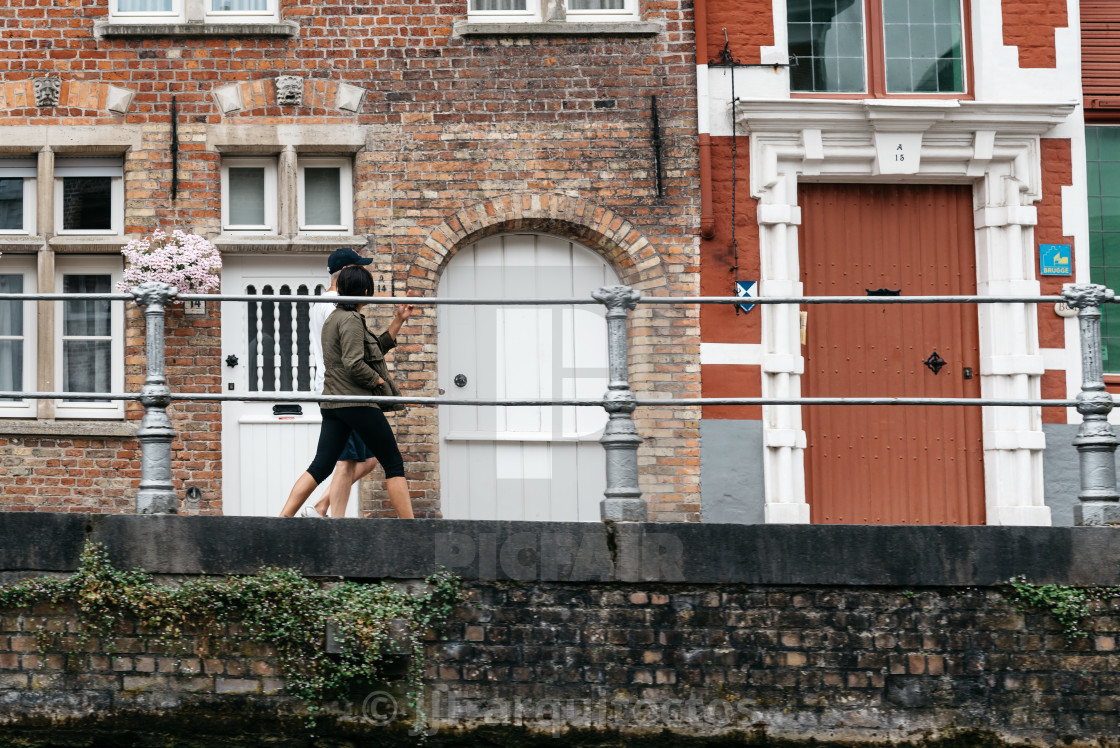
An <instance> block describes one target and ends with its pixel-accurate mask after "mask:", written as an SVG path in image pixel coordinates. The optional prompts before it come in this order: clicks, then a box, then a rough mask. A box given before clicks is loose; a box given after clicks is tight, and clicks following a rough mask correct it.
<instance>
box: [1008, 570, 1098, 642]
mask: <svg viewBox="0 0 1120 748" xmlns="http://www.w3.org/2000/svg"><path fill="white" fill-rule="evenodd" d="M1007 583H1008V585H1009V586H1010V587H1011V599H1012V600H1013V601H1014V603H1015V604H1016V606H1017V607H1018V608H1019V609H1020V610H1025V609H1027V608H1034V609H1035V610H1041V611H1046V612H1048V613H1050V615H1052V616H1054V619H1055V620H1056V621H1057V622H1058V623H1059V624H1061V626H1062V632H1063V633H1064V634H1065V636H1066V639H1068V640H1070V641H1072V640H1074V639H1084V638H1086V637H1087V636H1088V635H1089V632H1088V631H1087V630H1086V629H1085V626H1086V621H1087V620H1088V618H1089V616H1090V615H1092V613H1093V607H1094V604H1097V603H1105V602H1106V601H1108V600H1109V599H1110V598H1113V597H1117V596H1120V587H1077V586H1074V585H1068V584H1032V583H1030V582H1028V581H1027V580H1026V577H1024V576H1022V575H1020V576H1017V577H1012V578H1011V579H1009V580H1008V582H1007Z"/></svg>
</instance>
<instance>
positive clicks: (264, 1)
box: [210, 0, 268, 13]
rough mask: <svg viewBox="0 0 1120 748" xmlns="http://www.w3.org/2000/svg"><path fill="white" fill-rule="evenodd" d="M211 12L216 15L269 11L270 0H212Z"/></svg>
mask: <svg viewBox="0 0 1120 748" xmlns="http://www.w3.org/2000/svg"><path fill="white" fill-rule="evenodd" d="M210 10H212V11H214V12H215V13H223V12H238V11H240V12H243V13H244V12H252V11H267V10H268V0H210Z"/></svg>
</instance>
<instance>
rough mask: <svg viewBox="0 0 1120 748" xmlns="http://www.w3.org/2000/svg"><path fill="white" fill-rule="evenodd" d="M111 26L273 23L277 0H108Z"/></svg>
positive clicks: (275, 17)
mask: <svg viewBox="0 0 1120 748" xmlns="http://www.w3.org/2000/svg"><path fill="white" fill-rule="evenodd" d="M109 2H110V5H109V9H110V10H109V13H110V17H111V19H112V21H113V22H114V23H183V22H185V21H187V20H188V19H196V18H198V17H200V16H201V17H203V18H204V19H205V21H206V22H207V23H253V22H273V21H275V20H276V19H277V13H276V10H277V5H278V0H109Z"/></svg>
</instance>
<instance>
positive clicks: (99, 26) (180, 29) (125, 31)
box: [93, 21, 299, 39]
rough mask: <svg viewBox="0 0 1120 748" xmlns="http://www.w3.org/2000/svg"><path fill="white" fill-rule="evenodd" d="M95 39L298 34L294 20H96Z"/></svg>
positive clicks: (297, 27)
mask: <svg viewBox="0 0 1120 748" xmlns="http://www.w3.org/2000/svg"><path fill="white" fill-rule="evenodd" d="M93 36H94V38H95V39H100V38H103V37H129V36H145V37H151V36H238V37H252V36H286V37H288V38H294V37H297V36H299V24H298V23H296V22H295V21H281V22H280V23H95V24H94V25H93Z"/></svg>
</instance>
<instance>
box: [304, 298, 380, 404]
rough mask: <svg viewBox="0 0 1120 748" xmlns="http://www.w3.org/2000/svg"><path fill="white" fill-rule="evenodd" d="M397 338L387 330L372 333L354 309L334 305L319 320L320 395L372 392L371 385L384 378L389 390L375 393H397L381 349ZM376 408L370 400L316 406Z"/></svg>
mask: <svg viewBox="0 0 1120 748" xmlns="http://www.w3.org/2000/svg"><path fill="white" fill-rule="evenodd" d="M396 345H397V341H395V340H393V336H392V335H390V334H389V333H387V332H383V333H381V335H374V334H373V333H372V332H370V331H369V329H368V328H367V327H366V321H365V318H364V317H363V316H362V315H361V314H359V313H358V312H355V311H349V310H346V309H335V310H334V311H333V312H331V315H330V316H329V317H327V321H326V322H325V323H324V324H323V365H324V367H325V368H326V377H325V379H324V381H323V394H324V395H372V394H375V393H374V392H373V390H374V387H376V386H377V384H378V383H379V382H382V381H384V382H385V383H386V384H388V385H389V389H390V390H391V393H390V392H384V391H382V392H379V393H376V394H379V395H389V394H393V395H398V396H399V395H400V390H399V389H397V385H396V384H394V383H393V380H392V379H390V378H389V369H388V367H386V366H385V353H386V352H387V351H390V350H392V349H393V348H394V347H396ZM355 406H356V407H367V408H376V407H377V405H375V404H374V403H320V404H319V407H320V408H350V407H355Z"/></svg>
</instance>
